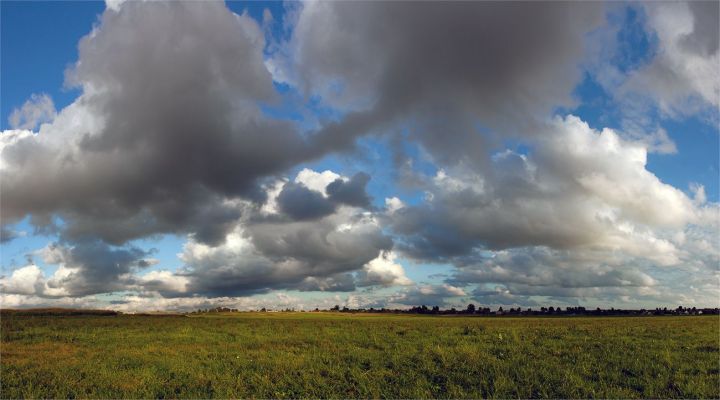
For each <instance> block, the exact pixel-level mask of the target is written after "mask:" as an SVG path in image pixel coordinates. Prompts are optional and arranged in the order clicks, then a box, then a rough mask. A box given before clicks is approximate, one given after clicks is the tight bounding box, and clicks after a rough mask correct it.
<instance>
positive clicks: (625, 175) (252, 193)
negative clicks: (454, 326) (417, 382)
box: [0, 0, 720, 312]
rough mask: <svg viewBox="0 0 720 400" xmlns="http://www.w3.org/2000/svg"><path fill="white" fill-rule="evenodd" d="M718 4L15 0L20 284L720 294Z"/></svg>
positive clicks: (64, 297)
mask: <svg viewBox="0 0 720 400" xmlns="http://www.w3.org/2000/svg"><path fill="white" fill-rule="evenodd" d="M718 4H719V3H718V2H700V1H697V2H688V3H684V2H649V3H638V2H608V3H600V2H567V3H566V2H529V3H523V2H508V3H496V2H417V3H412V2H327V1H308V2H302V3H299V2H261V1H253V2H236V1H233V2H215V1H207V2H180V1H177V2H164V1H163V2H143V1H121V0H113V1H108V2H107V3H102V2H79V1H78V2H70V1H66V2H42V1H38V2H35V1H34V2H7V1H3V2H0V17H1V19H2V21H1V24H0V26H1V29H2V32H1V35H0V37H1V40H2V43H1V46H0V49H1V50H0V51H1V54H0V56H1V60H0V67H1V68H0V72H1V76H0V81H1V82H2V85H0V98H1V102H0V103H1V104H0V111H1V113H2V115H0V120H1V122H0V129H1V130H2V133H1V134H0V218H1V219H0V221H1V223H2V230H1V235H0V239H1V244H0V306H2V307H7V308H22V307H47V306H52V307H86V308H111V309H116V310H120V311H126V312H135V311H148V310H173V311H188V310H196V309H199V308H209V307H216V306H223V307H230V308H239V309H243V310H244V309H259V308H263V307H265V308H270V309H285V308H293V309H306V310H307V309H314V308H316V307H319V308H330V307H332V306H334V305H340V306H341V307H342V306H347V307H352V308H370V307H375V308H381V307H386V308H387V307H389V308H408V307H411V306H416V305H422V304H424V305H428V306H434V305H438V306H440V307H443V308H449V307H465V306H466V305H467V304H468V303H473V304H476V305H479V306H483V307H493V308H494V307H500V306H503V307H518V306H519V307H523V308H538V307H540V306H561V307H565V306H577V305H581V306H585V307H592V308H594V307H603V308H609V307H616V308H655V307H676V306H678V305H683V306H696V307H718V306H720V214H719V211H720V198H719V196H720V195H719V188H718V186H719V183H720V175H719V172H718V171H719V170H718V168H719V166H720V161H719V159H720V130H719V128H718V124H719V122H720V111H719V107H720V55H719V54H720V53H719V52H718V41H719V38H720V34H719V33H718V21H719V20H720V11H719V10H718Z"/></svg>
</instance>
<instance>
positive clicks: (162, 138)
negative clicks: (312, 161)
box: [0, 2, 309, 244]
mask: <svg viewBox="0 0 720 400" xmlns="http://www.w3.org/2000/svg"><path fill="white" fill-rule="evenodd" d="M264 46H265V42H264V38H263V34H262V31H261V30H260V28H259V26H258V25H257V23H256V22H255V21H254V20H253V19H252V18H250V17H249V16H247V15H236V14H233V13H232V12H230V11H229V10H228V9H227V7H226V6H225V5H224V4H223V3H222V2H207V3H202V4H200V3H194V2H148V3H144V2H127V3H123V4H122V5H121V6H118V7H115V8H114V9H108V10H106V11H105V12H104V13H103V14H102V16H101V17H100V21H99V23H98V25H97V26H96V27H95V28H94V29H93V31H92V32H91V33H90V34H89V35H88V36H86V37H85V38H83V39H82V40H81V42H80V45H79V60H78V61H77V63H76V64H75V65H74V67H73V68H71V71H70V73H69V74H68V82H69V83H70V84H74V85H77V86H79V87H81V88H82V95H81V96H80V97H79V98H78V99H77V100H76V101H75V102H74V103H73V104H71V105H70V106H68V107H66V108H65V109H63V110H62V111H61V112H60V113H59V114H58V115H57V117H56V118H55V120H54V121H53V122H52V123H50V124H44V125H42V126H41V127H40V130H39V132H38V133H37V134H34V135H33V134H26V133H24V131H21V132H18V131H11V132H5V133H3V135H2V142H3V148H2V171H1V172H0V174H1V177H2V181H3V201H2V214H3V217H4V218H3V219H4V221H3V222H4V223H10V222H14V221H17V220H19V219H21V218H23V217H24V216H26V215H28V214H31V215H33V217H34V218H35V219H34V220H35V221H40V220H46V221H47V220H50V216H53V215H56V216H59V217H60V218H62V220H63V221H64V226H63V227H61V229H62V231H63V235H64V237H65V238H66V239H70V240H80V239H83V238H98V237H99V238H101V239H103V240H105V241H108V242H110V243H114V244H122V243H124V242H125V241H127V240H130V239H134V238H138V237H144V236H147V235H150V234H156V233H168V232H177V233H196V234H197V236H196V238H197V239H198V240H203V241H206V242H209V243H215V242H217V241H218V240H221V239H222V238H223V237H224V235H225V233H226V232H227V231H228V230H229V229H231V228H232V226H233V222H234V221H235V220H236V219H237V218H238V217H239V213H238V210H237V208H236V207H234V205H233V202H232V201H228V199H230V200H233V199H236V198H238V197H242V198H249V199H253V200H257V201H259V202H262V201H263V200H264V199H263V193H264V192H263V191H262V190H261V189H260V188H259V186H258V183H259V182H258V180H259V179H262V178H263V177H265V176H268V175H273V174H276V173H279V172H282V171H283V170H285V169H286V168H288V167H290V166H293V165H295V164H296V163H297V162H298V161H299V160H302V159H304V158H306V157H308V153H309V150H308V149H309V147H308V146H307V144H306V142H305V140H304V139H303V138H302V137H301V136H300V134H299V133H298V132H297V131H296V130H295V128H294V127H293V126H292V125H291V124H289V123H287V122H283V121H279V120H271V119H268V118H265V117H264V116H263V114H262V112H261V110H260V106H259V103H260V102H265V103H267V102H272V101H275V99H276V98H277V94H276V93H275V90H274V88H273V84H272V79H271V76H270V73H269V72H268V71H267V69H266V68H265V65H264V61H263V49H264ZM150 55H151V56H150ZM42 99H44V98H40V97H39V98H37V99H36V100H38V101H35V102H34V103H32V104H34V106H33V107H36V106H38V104H45V103H44V100H43V101H42V102H41V101H39V100H42ZM29 109H30V108H28V110H29ZM28 113H29V111H28ZM30 114H32V113H30ZM28 115H29V114H28ZM23 126H25V125H23Z"/></svg>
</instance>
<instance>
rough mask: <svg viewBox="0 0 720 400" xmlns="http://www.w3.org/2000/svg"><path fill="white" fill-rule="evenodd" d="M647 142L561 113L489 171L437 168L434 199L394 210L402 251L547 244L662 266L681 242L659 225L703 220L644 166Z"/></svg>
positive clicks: (459, 251)
mask: <svg viewBox="0 0 720 400" xmlns="http://www.w3.org/2000/svg"><path fill="white" fill-rule="evenodd" d="M646 155H647V151H646V149H645V148H644V147H643V145H642V144H639V143H634V142H628V141H625V140H623V139H621V138H620V137H619V136H618V135H617V134H616V133H615V132H614V131H612V130H609V129H605V130H603V131H601V132H598V131H595V130H593V129H591V128H590V127H588V125H587V124H585V123H584V122H582V121H581V120H579V119H578V118H576V117H573V116H569V117H567V118H565V119H560V118H558V119H556V120H555V121H554V122H553V123H552V124H551V125H550V126H549V127H548V128H547V131H546V132H543V135H541V136H538V137H537V138H536V140H535V141H534V142H533V150H532V152H531V153H530V154H527V155H524V154H518V153H515V152H512V151H504V152H500V153H497V154H495V155H494V156H493V157H492V164H491V169H488V170H486V171H484V172H480V171H477V170H475V169H473V168H470V167H467V166H458V167H457V168H455V169H453V170H452V171H450V172H446V171H444V170H440V171H439V172H438V173H437V174H436V176H435V177H434V179H433V181H432V184H431V186H430V187H429V188H428V196H427V200H426V201H425V202H424V203H422V204H420V205H417V206H412V207H410V206H406V207H404V208H401V209H399V210H396V211H395V212H394V213H393V214H392V215H391V217H390V218H391V226H392V228H393V230H394V231H395V233H397V234H398V235H400V236H401V237H404V239H402V240H401V241H400V242H401V244H400V249H402V250H403V251H404V252H405V253H406V254H409V255H411V256H413V257H417V258H419V259H425V260H443V259H445V260H447V259H448V258H452V257H456V256H462V255H465V254H469V253H470V252H472V251H473V249H477V248H489V249H504V248H512V247H523V246H548V247H552V248H557V249H571V248H582V247H588V246H591V247H599V248H604V249H606V250H608V251H614V250H620V251H626V252H628V253H630V254H633V255H637V256H644V257H647V258H650V259H653V260H655V261H657V262H659V263H661V264H673V263H675V262H676V261H677V258H676V255H675V250H676V249H675V248H674V246H673V245H672V244H671V243H670V242H668V241H667V240H664V239H662V238H659V237H657V235H656V234H655V233H654V232H655V230H656V229H682V228H683V227H684V226H685V225H686V224H688V223H700V222H702V221H701V220H702V218H701V215H702V212H701V211H700V210H699V209H698V208H697V207H695V205H694V204H693V202H692V200H691V199H690V198H688V197H687V196H686V195H685V194H684V193H682V192H681V191H679V190H677V189H675V188H674V187H672V186H670V185H667V184H664V183H662V182H661V181H660V180H659V179H658V178H657V177H656V176H655V175H653V174H652V173H651V172H649V171H648V170H647V169H646V167H645V166H646Z"/></svg>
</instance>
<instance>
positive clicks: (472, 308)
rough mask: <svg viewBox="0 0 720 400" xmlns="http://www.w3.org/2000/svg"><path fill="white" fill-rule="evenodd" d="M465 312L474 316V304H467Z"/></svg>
mask: <svg viewBox="0 0 720 400" xmlns="http://www.w3.org/2000/svg"><path fill="white" fill-rule="evenodd" d="M465 312H467V313H468V314H475V304H473V303H470V304H468V306H467V308H466V309H465Z"/></svg>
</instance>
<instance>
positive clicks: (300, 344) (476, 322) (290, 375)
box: [0, 313, 720, 398]
mask: <svg viewBox="0 0 720 400" xmlns="http://www.w3.org/2000/svg"><path fill="white" fill-rule="evenodd" d="M1 327H2V329H1V330H0V334H1V338H2V347H1V348H0V353H1V354H0V356H1V357H2V358H1V362H0V385H1V386H0V390H1V392H0V394H1V396H2V397H3V398H39V397H52V398H88V397H90V398H178V397H180V398H187V397H191V398H210V397H216V398H231V397H243V398H247V397H258V398H308V397H311V398H357V397H363V398H368V397H371V398H388V397H389V398H478V397H494V398H539V397H543V398H594V397H601V398H637V397H642V398H688V397H690V398H718V397H720V375H718V368H719V367H720V365H719V363H720V353H719V343H718V334H719V332H720V320H719V319H718V318H717V317H716V316H715V317H710V316H706V317H649V318H642V317H637V318H636V317H617V318H593V317H589V318H580V317H576V318H478V317H426V316H408V315H344V314H332V313H326V314H323V313H320V314H318V313H292V314H280V313H278V314H275V313H272V314H271V313H267V314H254V313H235V314H227V315H222V314H220V315H212V314H205V315H198V316H191V317H184V316H172V317H153V316H117V317H98V316H84V317H82V316H81V317H47V316H45V317H43V316H34V317H27V316H25V317H23V316H13V315H7V316H3V318H2V321H1Z"/></svg>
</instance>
